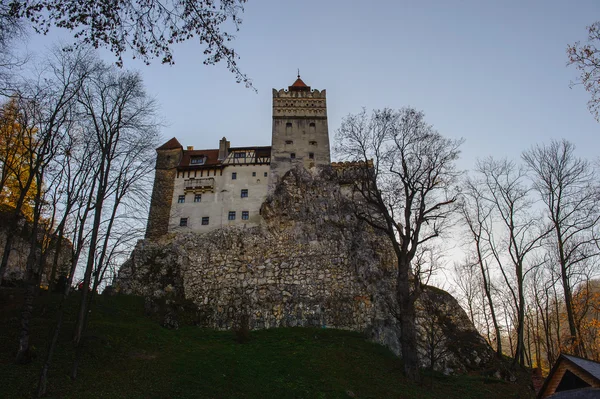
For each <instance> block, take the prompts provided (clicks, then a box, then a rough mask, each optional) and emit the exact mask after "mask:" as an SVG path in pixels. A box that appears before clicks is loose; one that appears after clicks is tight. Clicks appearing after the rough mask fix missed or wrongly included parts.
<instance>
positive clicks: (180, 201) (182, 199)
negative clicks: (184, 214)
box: [177, 195, 185, 204]
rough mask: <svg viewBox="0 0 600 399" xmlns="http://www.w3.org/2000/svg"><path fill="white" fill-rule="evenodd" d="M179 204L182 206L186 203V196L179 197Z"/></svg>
mask: <svg viewBox="0 0 600 399" xmlns="http://www.w3.org/2000/svg"><path fill="white" fill-rule="evenodd" d="M177 202H178V203H180V204H183V203H185V195H180V196H179V197H177Z"/></svg>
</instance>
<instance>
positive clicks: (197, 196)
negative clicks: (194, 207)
mask: <svg viewBox="0 0 600 399" xmlns="http://www.w3.org/2000/svg"><path fill="white" fill-rule="evenodd" d="M194 202H202V194H194Z"/></svg>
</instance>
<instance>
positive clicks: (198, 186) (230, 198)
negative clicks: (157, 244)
mask: <svg viewBox="0 0 600 399" xmlns="http://www.w3.org/2000/svg"><path fill="white" fill-rule="evenodd" d="M248 152H250V151H248ZM235 153H236V152H235V151H233V152H232V153H230V154H229V156H228V159H227V160H225V161H224V162H223V164H222V166H220V167H215V168H210V167H207V168H206V169H203V170H202V173H200V171H199V170H188V171H185V170H183V171H179V172H178V173H177V177H176V179H175V186H174V190H173V198H172V202H171V204H172V205H171V217H170V220H169V232H186V231H197V232H206V231H210V230H214V229H216V228H220V227H223V226H232V225H244V226H248V227H249V226H255V225H257V224H259V223H260V221H261V216H260V207H261V205H262V203H263V201H264V200H265V198H266V197H267V187H268V181H269V164H256V163H255V162H254V159H253V157H248V158H247V163H243V162H239V158H238V159H237V161H238V162H236V163H234V162H228V161H229V160H230V158H231V161H233V157H234V154H235ZM201 174H202V177H200V175H201Z"/></svg>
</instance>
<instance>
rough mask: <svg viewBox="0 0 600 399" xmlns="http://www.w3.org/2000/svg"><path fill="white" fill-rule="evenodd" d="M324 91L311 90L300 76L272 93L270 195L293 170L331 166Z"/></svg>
mask: <svg viewBox="0 0 600 399" xmlns="http://www.w3.org/2000/svg"><path fill="white" fill-rule="evenodd" d="M325 94H326V93H325V90H321V91H319V90H311V88H310V86H307V85H306V84H305V83H304V82H303V81H302V79H300V75H299V74H298V79H296V81H295V82H294V84H292V85H291V86H289V87H288V89H287V90H285V89H281V90H276V89H273V135H272V138H271V146H272V147H271V167H270V171H271V173H270V177H269V192H272V191H273V189H274V188H275V186H276V185H277V183H278V182H279V180H280V179H281V177H282V176H283V175H284V174H285V172H287V171H288V170H290V169H291V168H292V167H293V166H295V165H297V164H301V165H303V166H304V167H306V168H309V167H312V166H317V165H329V164H330V162H331V159H330V154H329V131H328V128H327V103H326V99H325Z"/></svg>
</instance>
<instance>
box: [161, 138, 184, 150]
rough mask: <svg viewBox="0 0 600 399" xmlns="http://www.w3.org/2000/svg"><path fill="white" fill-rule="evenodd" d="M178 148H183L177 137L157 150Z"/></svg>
mask: <svg viewBox="0 0 600 399" xmlns="http://www.w3.org/2000/svg"><path fill="white" fill-rule="evenodd" d="M176 148H183V147H182V145H181V144H180V143H179V141H177V139H176V138H175V137H173V138H172V139H171V140H169V141H167V142H166V143H164V144H163V145H161V146H160V147H158V148H157V150H174V149H176Z"/></svg>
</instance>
